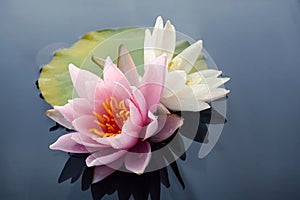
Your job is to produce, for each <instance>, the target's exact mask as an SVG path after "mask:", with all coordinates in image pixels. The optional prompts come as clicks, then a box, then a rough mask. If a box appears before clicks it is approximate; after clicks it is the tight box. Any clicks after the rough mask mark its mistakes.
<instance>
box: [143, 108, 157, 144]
mask: <svg viewBox="0 0 300 200" xmlns="http://www.w3.org/2000/svg"><path fill="white" fill-rule="evenodd" d="M148 117H149V119H151V122H150V123H149V124H148V125H147V126H146V127H145V128H146V130H145V135H144V138H143V140H146V139H148V138H149V137H151V136H153V135H154V134H155V133H156V132H157V129H158V121H157V119H158V117H157V116H155V115H154V114H153V113H152V112H151V111H149V112H148Z"/></svg>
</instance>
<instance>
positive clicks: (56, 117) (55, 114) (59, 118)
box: [46, 109, 74, 129]
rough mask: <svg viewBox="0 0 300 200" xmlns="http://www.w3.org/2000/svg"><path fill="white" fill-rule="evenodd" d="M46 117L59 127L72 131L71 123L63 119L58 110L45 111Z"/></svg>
mask: <svg viewBox="0 0 300 200" xmlns="http://www.w3.org/2000/svg"><path fill="white" fill-rule="evenodd" d="M46 115H47V116H48V117H49V118H51V119H52V120H54V121H56V122H57V123H59V124H60V125H63V126H64V127H66V128H68V129H74V127H73V125H72V123H71V122H69V121H68V120H66V119H65V118H64V116H63V115H62V114H61V113H60V112H59V111H58V110H55V109H51V110H47V111H46Z"/></svg>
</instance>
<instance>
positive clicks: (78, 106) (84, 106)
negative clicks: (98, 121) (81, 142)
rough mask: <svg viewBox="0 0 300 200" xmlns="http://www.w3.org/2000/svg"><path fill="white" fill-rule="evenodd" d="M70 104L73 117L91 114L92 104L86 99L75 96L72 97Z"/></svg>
mask: <svg viewBox="0 0 300 200" xmlns="http://www.w3.org/2000/svg"><path fill="white" fill-rule="evenodd" d="M70 104H71V105H72V108H73V117H74V119H75V118H78V117H81V116H83V115H93V110H94V105H93V104H92V102H91V101H89V100H87V99H83V98H76V99H73V100H72V101H71V102H70Z"/></svg>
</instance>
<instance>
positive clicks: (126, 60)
mask: <svg viewBox="0 0 300 200" xmlns="http://www.w3.org/2000/svg"><path fill="white" fill-rule="evenodd" d="M118 67H119V69H120V70H121V71H122V72H123V73H124V74H125V76H126V78H127V79H128V80H129V82H130V84H131V85H133V86H138V83H139V75H138V72H137V70H136V67H135V64H134V61H133V59H132V57H131V55H130V53H129V52H128V50H127V49H126V47H125V46H124V45H120V47H119V59H118Z"/></svg>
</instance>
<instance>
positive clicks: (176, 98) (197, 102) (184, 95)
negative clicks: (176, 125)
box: [162, 86, 210, 111]
mask: <svg viewBox="0 0 300 200" xmlns="http://www.w3.org/2000/svg"><path fill="white" fill-rule="evenodd" d="M162 103H163V104H164V105H165V106H166V107H167V108H169V109H171V110H178V111H179V110H180V111H201V110H205V109H207V108H209V107H210V106H209V105H208V104H207V103H205V102H203V101H202V100H201V99H199V98H197V96H196V95H195V94H194V91H193V88H192V87H189V86H186V87H185V88H184V89H183V90H181V91H180V92H178V93H176V94H175V95H173V96H171V97H168V98H163V99H162Z"/></svg>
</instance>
